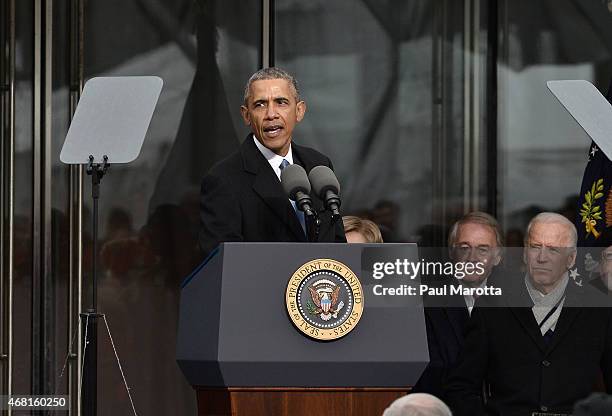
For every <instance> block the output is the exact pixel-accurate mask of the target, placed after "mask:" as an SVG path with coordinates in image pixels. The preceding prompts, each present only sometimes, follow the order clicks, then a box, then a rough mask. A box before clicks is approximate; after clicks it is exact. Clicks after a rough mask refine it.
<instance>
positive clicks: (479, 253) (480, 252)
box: [453, 244, 494, 258]
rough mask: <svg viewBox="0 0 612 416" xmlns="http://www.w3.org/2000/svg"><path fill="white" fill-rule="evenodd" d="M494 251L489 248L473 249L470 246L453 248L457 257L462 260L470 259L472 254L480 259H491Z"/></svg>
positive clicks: (457, 245) (461, 245)
mask: <svg viewBox="0 0 612 416" xmlns="http://www.w3.org/2000/svg"><path fill="white" fill-rule="evenodd" d="M493 250H494V249H493V248H491V247H489V246H476V247H472V246H471V245H469V244H456V245H454V246H453V252H454V253H455V255H456V256H457V257H461V258H466V257H469V256H470V255H471V254H472V253H474V254H475V255H476V257H479V258H483V257H489V256H490V255H491V253H492V252H493Z"/></svg>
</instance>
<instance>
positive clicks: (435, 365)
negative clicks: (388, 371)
mask: <svg viewBox="0 0 612 416" xmlns="http://www.w3.org/2000/svg"><path fill="white" fill-rule="evenodd" d="M447 300H448V305H447V306H445V307H442V306H439V305H436V306H434V307H428V306H427V303H425V305H426V306H425V326H426V329H427V345H428V348H429V364H427V367H426V368H425V371H423V374H422V375H421V377H420V378H419V380H418V381H417V383H416V384H415V386H414V387H413V389H412V391H413V392H415V393H418V392H423V393H429V394H433V395H434V396H436V397H439V398H441V399H443V398H444V384H445V382H446V379H447V377H448V373H449V371H450V369H452V368H453V367H454V366H455V365H456V363H457V360H458V358H459V353H460V352H461V350H462V349H463V342H464V339H463V332H464V330H465V327H466V325H467V322H468V319H469V318H470V315H469V312H468V309H467V306H466V305H465V300H464V299H463V296H452V297H450V296H449V297H448V299H447Z"/></svg>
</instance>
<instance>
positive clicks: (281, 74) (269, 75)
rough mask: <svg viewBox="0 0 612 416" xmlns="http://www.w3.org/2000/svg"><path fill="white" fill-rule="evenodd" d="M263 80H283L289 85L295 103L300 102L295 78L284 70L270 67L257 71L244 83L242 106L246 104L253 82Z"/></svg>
mask: <svg viewBox="0 0 612 416" xmlns="http://www.w3.org/2000/svg"><path fill="white" fill-rule="evenodd" d="M263 79H284V80H285V81H287V82H288V83H289V85H290V86H291V88H292V89H293V95H294V97H295V101H300V89H299V88H298V83H297V80H296V79H295V77H294V76H293V75H291V74H290V73H289V72H287V71H285V70H284V69H281V68H276V67H273V66H271V67H269V68H262V69H260V70H259V71H257V72H255V73H254V74H253V75H251V77H250V78H249V80H248V81H247V83H246V86H245V87H244V104H245V105H246V104H247V101H248V99H249V95H250V93H251V85H252V84H253V83H254V82H255V81H261V80H263Z"/></svg>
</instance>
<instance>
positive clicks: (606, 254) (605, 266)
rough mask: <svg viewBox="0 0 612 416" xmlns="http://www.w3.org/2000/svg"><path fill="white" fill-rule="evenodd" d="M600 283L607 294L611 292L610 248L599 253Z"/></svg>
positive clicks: (611, 251) (611, 249)
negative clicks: (606, 290)
mask: <svg viewBox="0 0 612 416" xmlns="http://www.w3.org/2000/svg"><path fill="white" fill-rule="evenodd" d="M600 265H601V266H600V267H601V274H600V277H601V281H602V282H603V284H604V286H605V287H606V288H607V289H608V291H609V292H612V247H608V248H606V249H605V250H604V251H603V252H602V253H601V262H600Z"/></svg>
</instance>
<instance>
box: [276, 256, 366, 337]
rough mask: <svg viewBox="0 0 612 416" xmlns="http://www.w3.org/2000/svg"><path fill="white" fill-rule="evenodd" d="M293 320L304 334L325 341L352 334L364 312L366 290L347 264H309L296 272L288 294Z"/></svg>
mask: <svg viewBox="0 0 612 416" xmlns="http://www.w3.org/2000/svg"><path fill="white" fill-rule="evenodd" d="M285 304H286V306H287V312H288V313H289V317H290V318H291V321H292V322H293V324H294V325H295V326H296V328H297V329H299V330H300V331H301V332H303V333H304V334H305V335H307V336H309V337H311V338H315V339H318V340H323V341H330V340H334V339H338V338H341V337H343V336H345V335H346V334H348V333H349V332H351V331H352V330H353V329H354V328H355V326H356V325H357V323H358V322H359V319H360V318H361V314H362V312H363V290H362V288H361V283H360V282H359V279H358V278H357V276H356V275H355V273H353V271H352V270H351V269H349V268H348V267H347V266H346V265H344V264H342V263H340V262H339V261H336V260H331V259H316V260H312V261H309V262H308V263H306V264H304V265H303V266H301V267H300V268H299V269H297V270H296V271H295V273H293V276H291V279H290V280H289V283H288V284H287V291H286V294H285Z"/></svg>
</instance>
